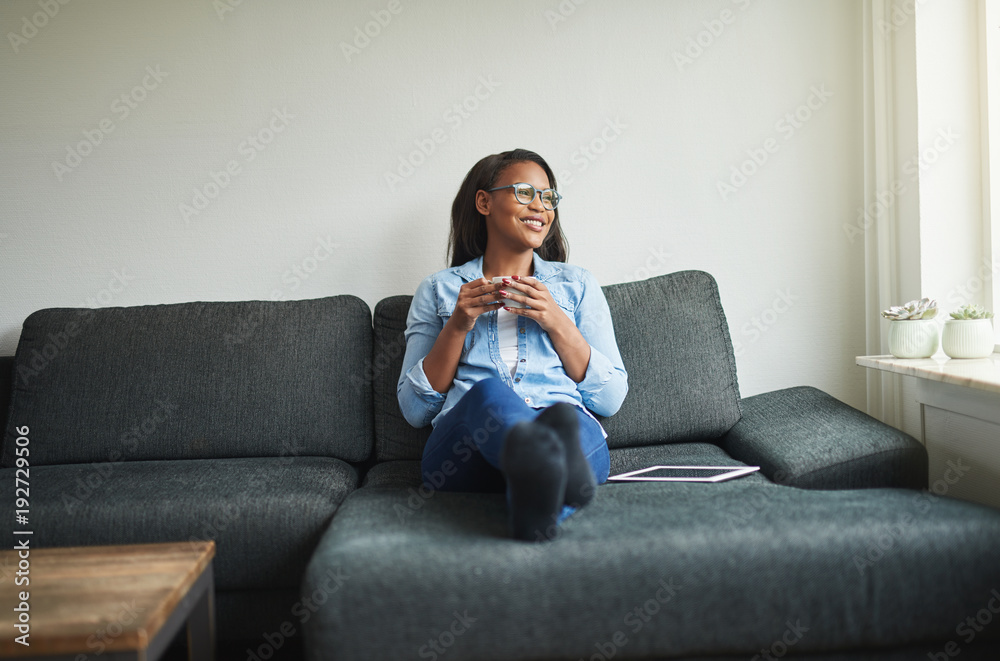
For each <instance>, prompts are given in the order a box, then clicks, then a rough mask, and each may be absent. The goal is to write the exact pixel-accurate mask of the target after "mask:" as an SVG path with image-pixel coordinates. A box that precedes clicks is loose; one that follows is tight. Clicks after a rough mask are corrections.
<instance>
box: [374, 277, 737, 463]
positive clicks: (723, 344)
mask: <svg viewBox="0 0 1000 661" xmlns="http://www.w3.org/2000/svg"><path fill="white" fill-rule="evenodd" d="M602 289H603V291H604V295H605V298H607V301H608V307H609V308H610V310H611V317H612V320H613V323H614V328H615V337H616V339H617V341H618V348H619V350H620V352H621V355H622V361H623V362H624V363H625V369H626V370H627V371H628V383H629V392H628V396H626V397H625V402H624V403H623V404H622V407H621V409H620V410H619V411H618V413H616V414H615V415H613V416H610V417H608V418H603V417H600V416H598V419H599V420H600V421H601V424H602V425H604V428H605V430H606V431H607V432H608V445H609V446H610V447H612V448H619V447H634V446H640V445H654V444H662V443H679V442H689V441H703V440H713V441H714V440H716V439H718V438H719V437H720V436H722V435H723V434H725V433H726V432H727V431H729V429H730V428H731V427H732V426H733V425H735V424H736V422H737V421H738V420H739V419H740V403H739V399H740V398H739V385H738V384H737V381H736V361H735V358H734V356H733V345H732V340H731V338H730V336H729V326H728V324H727V322H726V317H725V314H724V313H723V311H722V302H721V300H720V299H719V290H718V287H717V286H716V283H715V280H714V279H713V278H712V276H711V275H709V274H708V273H705V272H702V271H681V272H678V273H671V274H668V275H661V276H656V277H653V278H649V279H647V280H642V281H638V282H626V283H621V284H615V285H606V286H604V287H603V288H602ZM410 299H411V297H410V296H393V297H391V298H387V299H385V300H383V301H380V302H379V303H378V304H377V305H376V306H375V315H374V323H375V353H374V357H373V367H374V374H373V377H374V381H375V388H374V390H375V453H376V459H377V460H378V461H388V460H392V459H419V458H420V457H421V453H422V452H423V446H424V443H425V442H426V441H427V437H428V436H429V435H430V432H431V428H430V427H429V426H428V427H425V428H423V429H414V428H413V427H411V426H410V424H409V423H408V422H406V420H405V419H404V418H403V414H402V412H400V410H399V404H398V401H397V399H396V382H397V380H398V379H399V374H400V371H401V369H402V364H403V350H404V348H405V340H404V338H403V331H404V330H405V329H406V314H407V311H408V310H409V306H410Z"/></svg>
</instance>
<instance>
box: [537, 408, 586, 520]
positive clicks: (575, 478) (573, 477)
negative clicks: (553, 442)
mask: <svg viewBox="0 0 1000 661" xmlns="http://www.w3.org/2000/svg"><path fill="white" fill-rule="evenodd" d="M535 422H537V423H539V424H542V425H545V426H546V427H549V428H550V429H552V430H553V431H555V432H556V435H557V436H558V437H559V440H560V442H561V443H562V445H563V451H564V452H565V454H566V496H565V498H564V499H563V502H564V503H565V504H567V505H569V506H570V507H583V506H584V505H586V504H587V503H589V502H590V501H591V500H593V499H594V493H595V492H596V491H597V480H595V479H594V471H593V470H592V469H591V468H590V463H589V462H588V461H587V458H586V457H585V456H583V449H582V448H581V447H580V419H579V418H577V412H576V407H575V406H573V405H572V404H569V403H567V402H559V403H558V404H553V405H552V406H550V407H548V408H547V409H545V410H544V411H542V412H541V413H540V414H538V417H537V418H535Z"/></svg>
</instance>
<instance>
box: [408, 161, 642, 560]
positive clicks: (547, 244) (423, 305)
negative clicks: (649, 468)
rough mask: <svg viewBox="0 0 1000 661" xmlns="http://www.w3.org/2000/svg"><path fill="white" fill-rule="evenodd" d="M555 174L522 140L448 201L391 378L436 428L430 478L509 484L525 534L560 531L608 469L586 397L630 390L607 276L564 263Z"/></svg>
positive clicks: (514, 519) (614, 399)
mask: <svg viewBox="0 0 1000 661" xmlns="http://www.w3.org/2000/svg"><path fill="white" fill-rule="evenodd" d="M555 188H556V181H555V176H554V175H553V173H552V169H551V168H550V167H549V166H548V164H547V163H546V162H545V161H544V160H543V159H542V158H541V157H540V156H539V155H538V154H536V153H534V152H531V151H527V150H524V149H515V150H513V151H508V152H503V153H501V154H494V155H492V156H487V157H486V158H484V159H482V160H481V161H479V162H478V163H476V165H475V166H474V167H473V168H472V170H470V171H469V173H468V175H466V177H465V181H463V182H462V186H461V188H459V191H458V195H456V197H455V201H454V203H453V204H452V209H451V235H450V238H449V241H450V248H449V253H450V255H451V264H452V266H451V268H449V269H445V270H443V271H439V272H437V273H434V274H433V275H431V276H429V277H427V278H426V279H424V281H423V282H421V283H420V285H419V286H418V287H417V291H416V293H415V294H414V297H413V301H412V303H411V304H410V311H409V315H408V317H407V320H406V333H405V336H406V354H405V356H404V359H403V369H402V373H401V374H400V378H399V383H398V385H397V389H396V392H397V396H398V399H399V405H400V408H401V409H402V412H403V415H404V416H405V417H406V419H407V421H408V422H409V423H410V424H412V425H413V426H414V427H424V426H426V425H428V424H431V425H432V426H433V428H434V429H433V431H432V433H431V435H430V438H429V439H428V441H427V445H426V446H425V447H424V453H423V461H422V466H421V467H422V471H423V477H424V482H425V483H426V484H427V486H428V487H430V488H434V489H438V490H441V491H506V493H507V502H508V508H509V511H510V529H511V534H512V535H513V536H514V537H516V538H518V539H525V540H548V539H552V538H554V537H555V535H556V534H557V525H558V523H560V522H562V521H563V520H564V519H565V518H566V517H567V516H569V515H570V514H572V512H573V511H574V510H575V509H576V508H578V507H582V506H583V505H586V504H587V503H588V502H590V500H591V499H592V498H593V496H594V491H595V486H596V485H597V484H600V483H603V482H604V481H605V480H607V477H608V470H609V468H610V465H609V457H608V445H607V442H606V440H605V439H606V438H607V434H606V433H605V431H604V429H603V428H602V427H601V425H600V423H599V422H598V421H597V419H596V418H594V416H593V415H592V414H591V413H590V411H593V412H595V413H597V414H599V415H603V416H610V415H612V414H614V413H615V412H616V411H617V410H618V408H619V407H620V406H621V403H622V401H623V400H624V399H625V394H626V393H627V392H628V375H627V374H626V372H625V368H624V366H623V365H622V360H621V356H620V355H619V352H618V345H617V344H616V342H615V334H614V329H613V327H612V324H611V315H610V312H609V311H608V304H607V301H606V300H605V298H604V294H603V292H602V291H601V287H600V285H599V284H598V283H597V280H596V279H595V278H594V276H593V275H591V273H590V272H589V271H587V270H585V269H582V268H580V267H577V266H571V265H569V264H566V263H565V261H566V255H567V248H566V243H565V239H564V238H563V234H562V228H561V227H560V224H559V211H558V209H557V207H558V206H559V200H560V199H561V196H560V195H559V193H557V192H556V190H555ZM494 278H502V280H500V281H498V282H497V283H496V284H494V283H493V282H492V281H493V279H494ZM519 306H524V307H519ZM588 409H589V410H588Z"/></svg>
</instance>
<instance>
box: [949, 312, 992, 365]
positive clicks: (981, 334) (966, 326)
mask: <svg viewBox="0 0 1000 661" xmlns="http://www.w3.org/2000/svg"><path fill="white" fill-rule="evenodd" d="M941 347H942V348H943V349H944V352H945V353H946V354H948V355H949V356H951V357H952V358H986V357H987V356H989V355H990V354H992V353H993V347H994V340H993V320H992V319H949V320H948V321H946V322H944V334H943V335H942V337H941Z"/></svg>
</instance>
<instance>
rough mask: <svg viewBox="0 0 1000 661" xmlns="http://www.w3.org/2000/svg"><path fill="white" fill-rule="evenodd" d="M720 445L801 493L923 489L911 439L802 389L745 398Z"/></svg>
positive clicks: (917, 450)
mask: <svg viewBox="0 0 1000 661" xmlns="http://www.w3.org/2000/svg"><path fill="white" fill-rule="evenodd" d="M741 406H742V411H743V415H742V418H741V419H740V421H739V422H738V423H736V425H735V426H734V427H733V428H732V429H731V430H730V431H729V432H728V433H727V434H726V435H725V436H723V437H722V439H720V441H719V444H720V445H721V446H722V448H723V449H724V450H725V451H726V452H728V453H729V454H730V455H731V456H732V457H734V458H736V459H739V460H740V461H742V462H744V463H747V464H751V465H758V466H760V469H761V471H762V472H763V473H764V475H766V476H767V477H768V479H770V480H772V481H774V482H778V483H780V484H787V485H789V486H795V487H801V488H806V489H859V488H871V487H905V488H912V489H924V488H926V487H927V450H926V449H925V448H924V446H923V445H921V443H920V442H919V441H917V440H916V439H914V438H913V437H912V436H910V435H908V434H905V433H903V432H901V431H899V430H898V429H895V428H893V427H890V426H889V425H886V424H884V423H882V422H879V421H878V420H876V419H875V418H873V417H871V416H869V415H867V414H865V413H862V412H861V411H858V410H857V409H855V408H852V407H850V406H848V405H847V404H844V403H843V402H841V401H839V400H837V399H835V398H834V397H831V396H830V395H828V394H826V393H824V392H823V391H821V390H817V389H816V388H811V387H807V386H802V387H797V388H787V389H785V390H775V391H773V392H768V393H763V394H760V395H756V396H754V397H747V398H746V399H744V400H742V403H741Z"/></svg>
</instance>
